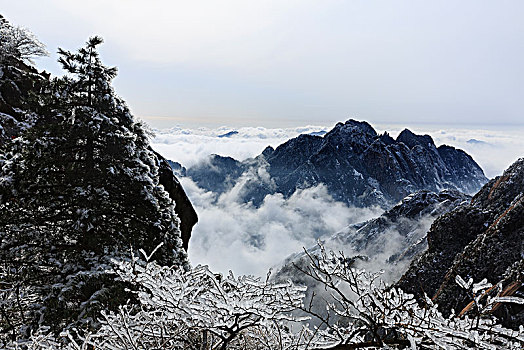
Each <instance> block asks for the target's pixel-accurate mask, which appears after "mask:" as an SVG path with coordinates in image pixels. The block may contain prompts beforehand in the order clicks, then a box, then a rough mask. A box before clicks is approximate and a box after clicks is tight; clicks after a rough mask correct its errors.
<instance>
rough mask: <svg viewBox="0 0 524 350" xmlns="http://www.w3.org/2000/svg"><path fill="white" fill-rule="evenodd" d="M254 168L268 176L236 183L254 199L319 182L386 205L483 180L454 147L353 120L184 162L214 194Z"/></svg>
mask: <svg viewBox="0 0 524 350" xmlns="http://www.w3.org/2000/svg"><path fill="white" fill-rule="evenodd" d="M250 169H251V170H250ZM260 169H263V170H264V171H266V172H267V173H268V174H269V176H270V180H269V181H267V183H266V184H265V185H264V186H255V185H254V183H253V182H254V181H258V180H260V179H254V180H253V181H246V182H245V185H243V186H244V188H243V191H242V192H243V193H244V197H245V198H246V200H253V203H254V204H255V205H259V204H260V203H261V202H262V201H263V199H264V197H265V195H267V194H271V193H275V192H278V193H282V194H284V196H286V197H287V196H290V195H292V194H293V193H294V192H295V191H296V190H297V189H300V188H307V187H311V186H316V185H319V184H321V183H323V184H325V185H326V186H327V189H328V192H329V193H330V194H331V195H332V196H333V198H334V199H336V200H338V201H343V202H345V203H347V204H348V205H355V206H359V207H367V206H372V205H379V206H381V207H383V208H389V207H391V206H392V205H393V204H394V203H397V202H398V201H399V200H401V199H402V198H404V197H405V196H407V195H409V194H410V193H413V192H415V191H418V190H423V189H424V190H429V191H433V192H439V191H440V190H442V189H455V190H459V191H461V192H466V193H472V192H475V191H477V190H478V189H479V188H480V187H481V186H482V184H484V183H485V182H486V181H487V179H486V178H485V176H484V174H483V172H482V169H480V167H479V166H478V164H477V163H475V161H474V160H473V159H472V158H471V157H470V156H469V155H467V154H466V153H465V152H463V151H461V150H457V149H455V148H453V147H450V146H440V147H438V148H437V147H436V146H435V144H434V142H433V139H432V138H431V137H430V136H428V135H423V136H420V135H415V134H413V133H412V132H411V131H409V130H404V131H403V132H402V133H400V135H399V136H398V138H397V139H396V140H395V139H393V138H392V137H391V136H389V134H387V133H384V134H382V135H378V134H377V132H376V131H375V130H374V129H373V128H372V127H371V125H369V124H368V123H366V122H359V121H355V120H348V121H347V122H345V123H338V124H337V125H336V126H335V127H334V128H333V129H332V130H331V131H329V132H328V133H326V134H325V135H324V136H323V137H320V136H314V135H300V136H298V137H296V138H293V139H291V140H289V141H287V142H285V143H283V144H282V145H280V146H278V147H277V148H276V149H273V148H271V147H268V148H266V149H265V150H264V152H262V154H261V155H259V156H258V157H256V158H255V159H248V160H246V161H243V162H238V161H236V160H234V159H232V158H228V157H221V156H217V155H214V156H212V157H211V158H210V159H209V160H208V161H206V162H203V163H201V164H198V165H197V166H194V167H191V168H189V169H188V171H187V175H188V176H190V177H191V178H192V179H193V180H194V181H195V182H196V183H197V184H198V185H199V186H200V187H202V188H205V189H206V190H208V191H212V192H215V193H218V194H220V193H222V192H225V191H227V190H228V189H230V188H232V187H233V186H235V185H237V184H238V179H239V178H240V177H241V175H242V174H244V173H246V172H248V171H250V172H251V173H257V172H258V171H259V170H260Z"/></svg>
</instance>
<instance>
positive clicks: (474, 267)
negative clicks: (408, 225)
mask: <svg viewBox="0 0 524 350" xmlns="http://www.w3.org/2000/svg"><path fill="white" fill-rule="evenodd" d="M427 237H428V250H427V252H425V253H424V254H423V255H422V256H421V257H420V258H418V259H416V260H414V261H413V262H412V264H411V266H410V268H409V270H408V271H407V272H406V274H405V275H404V276H403V277H402V278H401V280H400V281H399V282H398V286H400V287H401V288H403V289H404V290H406V291H408V292H412V293H415V294H416V295H418V296H419V297H422V295H423V293H426V294H427V295H428V296H430V297H432V298H433V299H434V300H435V301H436V302H437V303H438V304H439V305H440V306H441V307H442V309H443V311H445V312H450V310H451V309H454V310H455V311H456V312H461V310H464V308H465V307H466V306H467V305H468V304H469V303H470V302H471V301H472V296H471V295H468V294H467V293H466V291H465V290H463V289H461V288H460V287H459V286H458V285H457V284H456V283H455V278H456V276H457V275H459V276H461V277H462V278H463V279H465V280H468V279H469V278H472V279H473V281H475V282H479V281H481V280H483V279H487V280H488V282H490V283H492V284H496V283H499V282H500V281H502V283H503V288H504V293H505V295H522V292H523V288H522V283H523V281H524V279H523V277H524V270H523V269H522V267H523V266H524V260H523V259H524V258H523V257H524V158H521V159H519V160H518V161H516V162H515V163H514V164H513V165H511V166H510V167H509V168H508V169H507V170H506V171H505V172H504V174H503V175H502V176H499V177H497V178H495V179H493V180H491V181H489V183H487V184H486V185H485V186H484V187H483V188H482V189H481V190H480V191H479V192H478V193H477V194H476V195H475V196H474V197H473V199H472V201H471V202H470V203H468V204H464V205H461V206H459V207H457V208H455V209H454V210H452V211H451V212H449V213H447V214H445V215H443V216H441V217H439V218H438V219H437V220H435V222H434V223H433V225H432V227H431V229H430V231H429V232H428V235H427ZM496 313H497V315H498V316H499V317H501V318H502V319H503V321H504V323H505V324H507V325H510V326H518V325H519V324H522V322H523V320H524V313H523V310H522V306H520V307H519V306H518V305H512V304H508V305H501V306H500V307H499V308H497V311H496Z"/></svg>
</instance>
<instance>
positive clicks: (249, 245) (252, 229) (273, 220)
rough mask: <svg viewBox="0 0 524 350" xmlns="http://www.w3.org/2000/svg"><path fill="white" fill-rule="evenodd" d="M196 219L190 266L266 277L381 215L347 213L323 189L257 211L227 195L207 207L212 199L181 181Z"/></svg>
mask: <svg viewBox="0 0 524 350" xmlns="http://www.w3.org/2000/svg"><path fill="white" fill-rule="evenodd" d="M181 182H182V185H183V186H184V188H185V189H186V191H187V193H188V196H189V198H190V200H191V201H192V203H193V205H194V206H195V209H196V211H197V212H198V215H199V223H198V224H197V225H196V226H195V228H194V230H193V234H192V237H191V241H190V244H189V257H190V260H191V262H192V263H193V264H207V265H210V266H211V267H212V268H213V270H215V271H221V272H227V271H228V270H230V269H231V270H233V271H234V272H235V273H237V274H254V275H259V276H262V275H265V274H266V273H267V271H268V269H269V268H270V267H272V266H274V265H276V264H279V263H280V262H281V261H282V260H283V259H285V258H286V257H288V256H289V255H290V254H292V253H295V252H298V251H301V250H302V248H303V247H310V246H312V245H314V244H315V242H316V240H317V239H318V238H319V237H322V236H325V235H331V234H332V233H334V232H337V231H339V230H341V229H342V228H344V227H346V226H347V225H348V224H350V223H353V222H359V221H363V220H366V219H369V218H371V217H374V216H377V215H379V214H380V213H381V210H380V209H376V208H368V209H361V208H349V207H347V206H346V205H345V204H343V203H340V202H336V201H334V200H333V199H332V198H331V196H329V195H328V193H327V190H326V188H325V187H324V186H318V187H315V188H310V189H306V190H300V191H297V192H296V193H295V194H293V195H292V196H291V197H290V198H289V199H284V198H283V196H282V195H281V194H275V195H268V196H266V198H265V200H264V203H263V204H262V205H261V206H260V208H255V207H253V206H252V205H250V204H244V203H239V202H237V201H235V200H234V197H233V198H232V196H230V195H224V196H221V197H220V199H219V200H218V203H216V204H212V202H213V201H212V198H213V194H211V193H210V192H205V191H204V190H202V189H200V188H199V187H197V186H196V185H195V183H194V182H192V181H191V180H189V179H187V178H182V179H181Z"/></svg>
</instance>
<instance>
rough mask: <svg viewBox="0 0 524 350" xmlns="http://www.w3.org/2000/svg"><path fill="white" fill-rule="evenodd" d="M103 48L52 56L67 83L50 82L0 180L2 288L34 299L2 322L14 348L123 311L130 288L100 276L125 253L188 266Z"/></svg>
mask: <svg viewBox="0 0 524 350" xmlns="http://www.w3.org/2000/svg"><path fill="white" fill-rule="evenodd" d="M101 43H102V39H101V38H99V37H93V38H90V39H89V40H88V42H87V44H86V46H85V47H84V48H81V49H80V50H78V52H75V53H71V52H68V51H65V50H59V54H60V56H61V58H60V60H59V62H60V63H61V64H62V66H63V67H64V69H65V70H66V71H67V73H68V75H67V76H66V77H63V78H57V79H53V80H52V81H51V82H49V84H48V86H47V87H46V88H45V93H43V94H42V95H41V96H40V97H41V102H42V103H41V104H40V106H39V107H38V111H37V112H38V113H37V119H36V122H35V124H34V125H33V126H32V127H31V128H29V129H27V130H26V131H25V132H24V133H23V134H22V136H20V137H18V138H16V139H15V141H14V142H13V143H12V146H11V149H10V152H11V153H12V154H13V156H12V157H11V158H10V160H9V161H8V162H5V163H4V166H3V169H2V172H1V173H0V176H1V177H3V178H4V179H9V182H10V191H11V192H10V193H9V195H4V197H5V200H3V203H0V236H1V247H0V255H1V256H0V259H1V262H2V264H3V266H4V270H3V276H2V287H3V288H4V289H6V290H10V291H11V292H13V293H15V294H17V293H18V292H17V291H20V293H21V292H22V291H24V293H26V294H25V295H30V296H31V297H30V298H25V299H24V295H23V294H22V295H18V296H17V297H15V298H11V299H10V300H13V303H11V304H9V305H10V306H9V307H5V308H4V310H0V311H1V312H2V320H1V321H2V322H0V327H1V328H2V330H3V332H4V333H9V334H11V337H16V336H18V334H20V333H22V336H26V335H28V332H29V331H31V330H34V329H36V328H37V327H39V326H41V325H42V324H46V325H49V326H52V327H53V328H54V329H55V330H60V329H61V328H62V327H64V326H66V325H69V324H75V323H76V325H78V324H79V323H85V324H92V321H93V320H94V319H95V317H96V315H97V313H98V311H99V310H101V309H107V308H109V309H111V308H113V307H116V306H117V305H118V304H119V303H121V302H125V300H126V299H127V298H129V294H128V293H126V292H125V287H126V285H124V284H123V283H121V282H115V281H114V276H113V275H110V274H108V273H107V272H106V270H107V269H108V266H109V263H110V259H111V258H112V257H120V258H122V257H125V256H126V255H128V254H129V252H130V249H139V248H143V249H146V250H148V251H152V250H153V249H154V248H155V247H157V246H158V245H159V244H161V246H160V248H159V249H157V250H156V252H155V255H154V256H153V259H155V260H156V261H157V262H158V263H160V264H168V265H172V264H174V265H178V266H183V267H185V268H187V266H188V262H187V256H186V253H185V251H184V250H183V249H182V241H181V239H180V231H179V221H178V218H177V217H176V214H175V211H174V203H173V201H172V200H171V199H170V198H169V195H168V194H167V192H165V191H164V189H163V187H162V186H161V185H160V184H159V176H158V162H159V160H158V158H157V156H156V155H155V154H154V152H153V151H152V150H151V149H150V148H149V143H148V132H147V130H146V128H145V127H144V126H143V125H141V124H140V123H139V122H136V121H135V120H134V118H133V117H132V115H131V113H130V111H129V109H128V107H127V106H126V104H125V103H124V101H123V100H122V99H120V98H119V97H118V96H116V94H115V93H114V91H113V88H112V86H111V80H112V79H113V78H114V77H115V76H116V69H115V68H109V67H106V66H104V65H103V64H102V62H101V60H100V57H99V54H98V52H97V46H98V45H99V44H101ZM4 192H5V190H4ZM127 287H129V286H127ZM20 293H18V294H20Z"/></svg>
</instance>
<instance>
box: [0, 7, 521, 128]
mask: <svg viewBox="0 0 524 350" xmlns="http://www.w3.org/2000/svg"><path fill="white" fill-rule="evenodd" d="M0 9H1V10H0V11H1V13H2V14H3V15H4V16H5V17H6V18H7V19H8V20H10V21H11V22H12V23H13V24H17V25H21V26H24V27H27V28H29V29H30V30H32V31H33V32H34V33H35V34H36V35H37V36H38V38H39V39H40V40H41V41H42V42H44V43H45V44H46V45H47V47H48V50H49V51H50V52H51V53H52V55H51V57H50V58H45V59H39V60H38V61H37V65H38V67H40V68H42V69H46V70H48V71H51V72H52V73H54V74H61V70H60V68H59V66H58V63H56V54H55V52H56V50H57V47H59V46H60V47H62V48H65V49H69V50H74V49H77V48H79V47H80V46H82V45H83V43H84V42H85V40H86V39H87V38H88V37H89V36H91V35H95V34H96V35H101V36H103V37H104V39H105V43H104V44H103V46H102V48H101V53H102V58H103V60H104V61H105V62H106V63H107V64H108V65H115V66H118V68H119V76H118V77H117V79H116V80H115V87H116V90H117V93H118V94H120V95H121V96H122V97H124V98H125V99H126V100H127V102H128V104H129V105H130V106H131V108H132V111H133V113H134V114H135V115H137V116H139V117H142V118H144V119H146V120H147V121H148V122H149V123H150V124H151V125H152V126H154V127H169V126H174V125H177V124H180V123H182V124H188V123H189V124H191V125H197V126H198V125H207V126H209V125H211V126H213V125H214V126H217V125H238V126H246V125H250V126H267V127H277V126H278V127H279V126H292V125H305V124H322V125H325V124H329V123H334V122H336V121H340V120H345V119H348V118H349V117H356V118H358V119H362V120H368V121H370V122H371V123H415V122H416V123H432V124H443V125H457V124H462V125H474V126H479V125H502V124H504V125H523V124H524V117H523V110H524V64H523V62H524V20H523V18H524V2H523V1H504V0H497V1H482V0H470V1H466V0H461V1H457V0H452V1H432V2H430V1H391V0H385V1H372V0H362V1H349V0H348V1H330V0H322V1H308V0H296V1H284V0H279V1H248V0H238V1H228V0H221V1H218V0H216V1H195V0H191V1H173V0H171V1H164V0H149V1H138V0H90V1H76V0H16V1H15V0H0Z"/></svg>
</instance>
